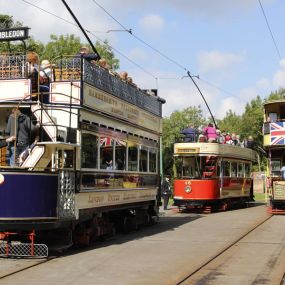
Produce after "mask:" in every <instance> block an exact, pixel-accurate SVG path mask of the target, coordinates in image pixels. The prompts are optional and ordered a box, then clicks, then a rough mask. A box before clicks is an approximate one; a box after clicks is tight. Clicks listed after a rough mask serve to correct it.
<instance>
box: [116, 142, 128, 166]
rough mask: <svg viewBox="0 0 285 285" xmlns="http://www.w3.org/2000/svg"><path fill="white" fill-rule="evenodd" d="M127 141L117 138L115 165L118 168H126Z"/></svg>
mask: <svg viewBox="0 0 285 285" xmlns="http://www.w3.org/2000/svg"><path fill="white" fill-rule="evenodd" d="M126 152H127V147H126V142H125V141H121V140H116V143H115V166H116V169H117V170H126Z"/></svg>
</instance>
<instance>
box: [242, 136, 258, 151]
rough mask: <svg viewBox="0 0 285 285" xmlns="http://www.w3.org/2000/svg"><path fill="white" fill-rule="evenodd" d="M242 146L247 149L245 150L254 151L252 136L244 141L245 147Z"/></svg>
mask: <svg viewBox="0 0 285 285" xmlns="http://www.w3.org/2000/svg"><path fill="white" fill-rule="evenodd" d="M244 146H245V147H247V148H251V149H254V148H255V146H256V143H255V141H254V140H253V137H252V136H249V137H248V138H247V140H246V141H245V145H244Z"/></svg>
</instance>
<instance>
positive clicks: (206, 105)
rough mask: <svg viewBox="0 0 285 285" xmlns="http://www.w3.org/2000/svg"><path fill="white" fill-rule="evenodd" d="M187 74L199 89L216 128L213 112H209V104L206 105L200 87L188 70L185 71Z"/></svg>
mask: <svg viewBox="0 0 285 285" xmlns="http://www.w3.org/2000/svg"><path fill="white" fill-rule="evenodd" d="M187 74H188V76H189V77H190V79H191V80H192V82H193V83H194V85H195V86H196V88H197V89H198V91H199V93H200V95H201V97H202V99H203V100H204V102H205V104H206V106H207V108H208V110H209V112H210V115H211V117H212V120H213V122H214V125H215V128H218V126H217V124H216V121H215V118H214V116H213V114H212V112H211V109H210V107H209V105H208V103H207V101H206V99H205V98H204V96H203V94H202V92H201V90H200V88H199V87H198V85H197V83H196V82H195V80H194V79H193V76H192V75H191V74H190V72H189V71H187Z"/></svg>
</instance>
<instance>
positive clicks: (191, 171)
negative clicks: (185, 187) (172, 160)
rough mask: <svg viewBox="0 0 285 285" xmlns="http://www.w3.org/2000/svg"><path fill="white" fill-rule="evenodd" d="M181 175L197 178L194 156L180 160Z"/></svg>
mask: <svg viewBox="0 0 285 285" xmlns="http://www.w3.org/2000/svg"><path fill="white" fill-rule="evenodd" d="M182 165H183V167H182V176H185V177H190V178H195V177H196V178H197V177H198V175H199V174H198V171H197V170H196V158H195V157H184V158H183V162H182Z"/></svg>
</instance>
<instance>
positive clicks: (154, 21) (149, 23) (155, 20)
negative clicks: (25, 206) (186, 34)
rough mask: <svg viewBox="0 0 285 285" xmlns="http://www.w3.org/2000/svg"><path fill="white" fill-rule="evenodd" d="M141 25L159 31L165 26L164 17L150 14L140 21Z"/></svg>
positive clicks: (145, 28) (149, 29) (146, 28)
mask: <svg viewBox="0 0 285 285" xmlns="http://www.w3.org/2000/svg"><path fill="white" fill-rule="evenodd" d="M139 24H140V26H141V27H142V28H143V29H144V30H147V31H155V32H159V31H161V30H162V29H163V27H164V24H165V23H164V19H163V18H162V17H161V16H160V15H155V14H148V15H145V16H144V17H143V18H142V19H140V21H139Z"/></svg>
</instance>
